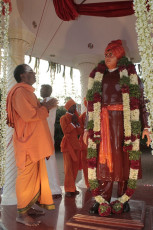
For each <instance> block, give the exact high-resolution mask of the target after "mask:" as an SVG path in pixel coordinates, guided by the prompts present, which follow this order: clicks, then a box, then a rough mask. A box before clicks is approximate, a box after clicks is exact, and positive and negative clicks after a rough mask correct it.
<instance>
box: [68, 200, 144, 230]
mask: <svg viewBox="0 0 153 230" xmlns="http://www.w3.org/2000/svg"><path fill="white" fill-rule="evenodd" d="M92 205H93V200H92V199H91V200H89V201H88V202H87V203H86V204H85V206H84V207H83V208H82V209H80V211H79V212H78V213H77V214H76V215H74V216H73V217H72V218H71V219H70V220H69V221H68V222H67V223H66V224H67V226H70V227H73V228H74V229H94V230H95V229H96V230H102V229H105V230H115V229H116V230H118V229H124V230H127V229H143V228H144V219H145V202H143V201H135V200H131V201H129V205H130V212H128V213H122V214H112V215H110V216H108V217H101V216H99V215H98V214H97V215H96V214H94V215H91V214H89V209H90V208H91V206H92Z"/></svg>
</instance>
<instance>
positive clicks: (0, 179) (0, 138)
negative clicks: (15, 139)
mask: <svg viewBox="0 0 153 230" xmlns="http://www.w3.org/2000/svg"><path fill="white" fill-rule="evenodd" d="M2 6H3V7H4V9H5V15H4V16H2ZM0 20H1V22H0V43H1V44H2V45H3V53H1V60H2V62H1V67H2V73H1V78H0V89H1V102H0V116H1V119H0V188H2V186H3V185H4V180H5V178H4V174H5V158H6V147H7V146H6V118H7V113H6V97H7V83H8V81H7V65H8V28H9V4H8V3H4V2H3V1H0ZM2 23H3V26H2ZM2 33H3V36H2ZM2 74H3V76H2Z"/></svg>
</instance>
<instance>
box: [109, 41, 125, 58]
mask: <svg viewBox="0 0 153 230" xmlns="http://www.w3.org/2000/svg"><path fill="white" fill-rule="evenodd" d="M108 51H111V52H112V53H113V54H114V55H115V56H116V57H117V59H120V58H122V57H123V56H124V55H125V50H124V48H123V46H122V41H121V40H115V41H111V42H110V43H109V44H108V45H107V47H106V49H105V54H106V53H107V52H108Z"/></svg>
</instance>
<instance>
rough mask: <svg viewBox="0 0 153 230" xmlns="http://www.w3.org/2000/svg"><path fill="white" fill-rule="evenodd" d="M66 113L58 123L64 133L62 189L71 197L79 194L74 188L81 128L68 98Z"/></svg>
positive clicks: (74, 108)
mask: <svg viewBox="0 0 153 230" xmlns="http://www.w3.org/2000/svg"><path fill="white" fill-rule="evenodd" d="M65 108H66V110H67V112H66V114H65V115H63V116H62V117H61V118H60V125H61V128H62V131H63V134H64V137H63V139H62V142H61V152H63V159H64V173H65V179H64V189H65V193H66V194H65V195H66V196H67V197H71V196H73V195H77V194H79V191H77V190H76V186H75V180H76V178H77V174H78V170H79V154H80V153H79V152H80V143H79V138H78V135H80V134H81V132H82V129H81V127H80V124H79V115H78V113H77V111H76V103H75V101H73V100H72V99H70V100H69V101H68V102H67V103H66V104H65Z"/></svg>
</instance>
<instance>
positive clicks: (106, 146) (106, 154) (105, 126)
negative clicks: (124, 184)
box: [99, 105, 123, 172]
mask: <svg viewBox="0 0 153 230" xmlns="http://www.w3.org/2000/svg"><path fill="white" fill-rule="evenodd" d="M109 110H111V111H113V110H114V111H123V105H108V106H106V107H103V108H102V110H101V142H100V150H99V163H100V164H106V163H107V165H108V168H109V170H110V172H112V171H113V162H112V150H111V142H110V130H109V114H108V111H109Z"/></svg>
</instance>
